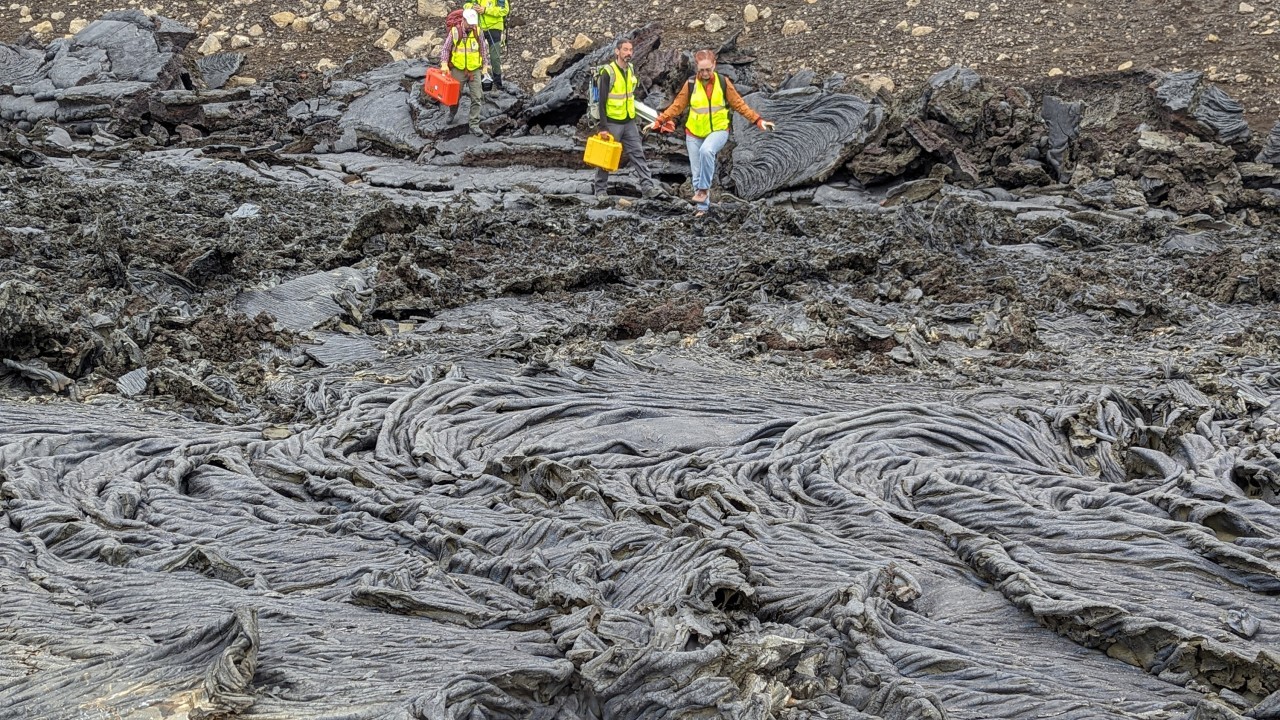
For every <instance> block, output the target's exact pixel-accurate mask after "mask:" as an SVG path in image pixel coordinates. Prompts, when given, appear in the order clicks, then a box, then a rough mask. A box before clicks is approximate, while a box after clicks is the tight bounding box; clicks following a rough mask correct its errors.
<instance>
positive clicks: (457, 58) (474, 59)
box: [449, 28, 484, 70]
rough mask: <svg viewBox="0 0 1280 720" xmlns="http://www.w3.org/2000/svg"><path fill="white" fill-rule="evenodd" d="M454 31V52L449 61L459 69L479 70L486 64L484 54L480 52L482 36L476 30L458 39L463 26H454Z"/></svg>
mask: <svg viewBox="0 0 1280 720" xmlns="http://www.w3.org/2000/svg"><path fill="white" fill-rule="evenodd" d="M451 32H452V33H453V52H452V53H450V55H449V62H450V64H452V65H453V66H454V67H456V68H458V69H459V70H479V69H480V67H481V66H482V65H484V56H482V55H481V54H480V38H479V37H477V35H476V34H475V33H474V32H469V33H467V34H466V37H464V38H462V39H461V40H459V39H458V35H459V33H461V32H462V29H461V28H454V29H453V30H452V31H451Z"/></svg>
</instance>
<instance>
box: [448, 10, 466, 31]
mask: <svg viewBox="0 0 1280 720" xmlns="http://www.w3.org/2000/svg"><path fill="white" fill-rule="evenodd" d="M463 24H464V23H463V21H462V10H461V9H458V10H454V11H453V12H451V13H449V17H447V18H445V19H444V27H445V31H446V32H448V31H450V30H452V29H454V28H456V27H462V26H463Z"/></svg>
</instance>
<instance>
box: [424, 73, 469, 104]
mask: <svg viewBox="0 0 1280 720" xmlns="http://www.w3.org/2000/svg"><path fill="white" fill-rule="evenodd" d="M422 91H423V92H424V93H426V94H427V95H429V96H431V97H433V98H435V99H436V100H439V101H440V102H441V103H443V104H445V105H450V106H452V105H457V104H458V98H459V97H461V96H462V83H460V82H458V81H457V80H454V79H453V76H452V75H450V74H449V73H447V72H445V71H444V70H441V69H440V68H438V67H433V68H427V76H426V77H425V78H423V79H422Z"/></svg>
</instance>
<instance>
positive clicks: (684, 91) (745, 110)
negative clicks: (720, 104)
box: [658, 75, 760, 133]
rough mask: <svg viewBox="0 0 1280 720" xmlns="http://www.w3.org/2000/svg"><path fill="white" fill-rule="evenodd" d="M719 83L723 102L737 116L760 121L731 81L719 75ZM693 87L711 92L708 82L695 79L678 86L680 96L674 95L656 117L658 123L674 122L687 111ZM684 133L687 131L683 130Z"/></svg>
mask: <svg viewBox="0 0 1280 720" xmlns="http://www.w3.org/2000/svg"><path fill="white" fill-rule="evenodd" d="M720 82H721V83H723V84H724V100H725V102H727V103H729V107H730V108H732V109H734V110H736V111H738V114H739V115H741V116H742V117H744V118H746V119H747V121H748V122H750V123H752V124H755V122H756V121H757V120H759V119H760V114H759V113H757V112H756V111H755V110H752V109H751V106H750V105H748V104H747V101H746V100H743V99H742V96H741V95H739V94H738V89H737V88H735V87H734V86H733V81H732V80H730V79H729V78H727V77H725V76H724V75H721V76H720ZM694 85H697V86H698V91H700V92H706V93H709V92H711V86H710V81H707V82H706V83H703V82H701V81H699V80H698V79H697V78H696V77H695V78H692V81H691V82H686V83H685V84H684V85H681V86H680V94H679V95H676V99H675V100H672V101H671V104H670V105H668V106H667V109H666V110H663V111H662V113H661V114H659V115H658V122H660V123H661V122H666V121H668V120H675V119H676V118H677V117H679V115H680V113H682V112H684V111H685V110H688V109H689V88H690V87H692V86H694ZM685 132H686V133H687V132H689V131H688V130H685Z"/></svg>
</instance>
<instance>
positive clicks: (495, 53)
mask: <svg viewBox="0 0 1280 720" xmlns="http://www.w3.org/2000/svg"><path fill="white" fill-rule="evenodd" d="M465 7H473V8H475V10H476V12H477V13H479V15H480V31H481V32H483V33H484V40H485V42H486V43H488V45H489V66H490V67H491V68H492V69H493V71H492V73H491V77H492V78H493V86H494V87H495V88H497V89H498V90H501V89H502V54H503V53H504V52H506V50H507V14H508V13H510V12H511V3H510V1H509V0H479V1H478V2H470V3H467V4H466V6H465Z"/></svg>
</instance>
